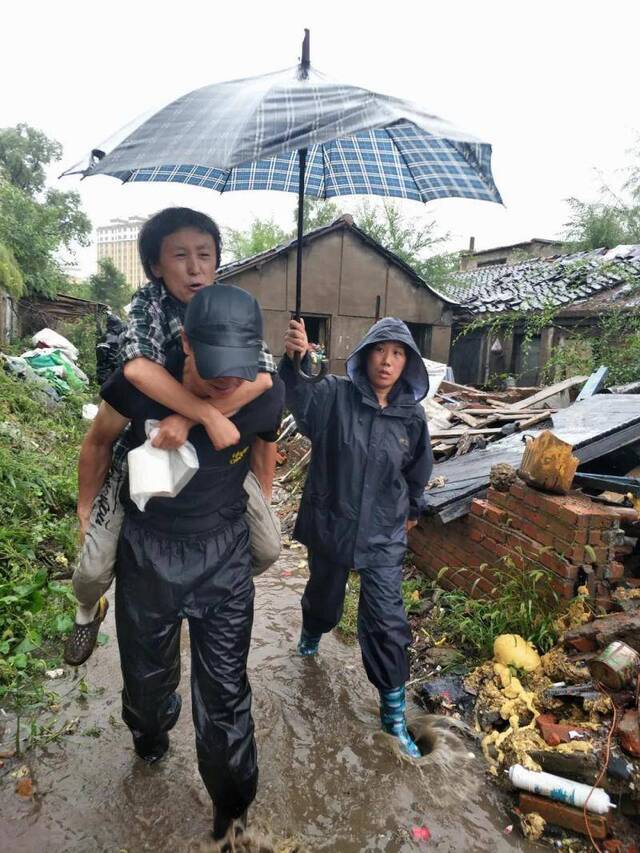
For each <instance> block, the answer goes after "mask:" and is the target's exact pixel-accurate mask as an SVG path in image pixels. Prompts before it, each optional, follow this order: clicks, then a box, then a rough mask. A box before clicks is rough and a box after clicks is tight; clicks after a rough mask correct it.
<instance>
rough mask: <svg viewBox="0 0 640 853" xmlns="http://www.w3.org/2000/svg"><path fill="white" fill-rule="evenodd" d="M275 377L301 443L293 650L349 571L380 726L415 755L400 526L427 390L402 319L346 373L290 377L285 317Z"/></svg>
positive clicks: (311, 641) (425, 439) (414, 494)
mask: <svg viewBox="0 0 640 853" xmlns="http://www.w3.org/2000/svg"><path fill="white" fill-rule="evenodd" d="M285 346H286V350H287V356H288V357H284V358H283V359H282V362H281V364H280V368H279V373H280V376H281V377H282V379H283V380H284V382H285V385H286V389H287V397H286V399H287V406H288V407H289V408H290V409H291V411H292V412H293V414H294V416H295V418H296V422H297V424H298V428H299V429H300V431H301V432H302V433H304V434H305V435H306V436H308V437H309V438H310V439H311V443H312V454H311V464H310V468H309V474H308V476H307V481H306V484H305V488H304V493H303V495H302V500H301V503H300V511H299V513H298V519H297V522H296V527H295V531H294V537H295V538H296V539H297V540H298V541H299V542H302V543H303V544H304V545H306V546H307V548H308V550H309V572H310V578H309V581H308V583H307V586H306V588H305V591H304V595H303V597H302V632H301V635H300V641H299V643H298V651H299V653H300V654H301V655H303V656H308V655H315V654H316V653H317V651H318V646H319V642H320V638H321V636H322V634H324V633H326V632H328V631H331V630H332V629H333V628H334V627H335V626H336V625H337V624H338V622H339V621H340V617H341V615H342V609H343V604H344V596H345V588H346V582H347V578H348V573H349V571H350V569H352V568H355V569H356V571H358V572H359V574H360V602H359V607H358V637H359V640H360V646H361V649H362V659H363V663H364V666H365V669H366V672H367V676H368V678H369V680H370V681H371V682H372V684H374V685H375V686H376V687H377V688H378V690H379V692H380V719H381V723H382V728H383V729H384V730H385V731H386V732H388V733H389V734H392V735H394V736H395V737H396V738H398V740H399V742H400V745H401V747H402V749H403V750H404V751H405V752H406V753H407V754H409V755H411V756H414V757H417V756H418V755H420V752H419V750H418V748H417V746H416V744H415V743H414V742H413V740H412V738H411V736H410V735H409V733H408V731H407V726H406V719H405V688H404V685H405V682H406V681H407V678H408V675H409V664H408V658H407V647H408V646H409V644H410V642H411V631H410V629H409V624H408V621H407V617H406V613H405V610H404V607H403V603H402V595H401V588H400V584H401V580H402V563H403V559H404V555H405V551H406V544H407V531H408V530H409V529H410V527H412V526H413V525H414V524H416V523H417V519H418V517H419V515H420V512H421V509H422V505H423V493H424V488H425V486H426V484H427V482H428V479H429V475H430V473H431V469H432V466H433V456H432V453H431V443H430V441H429V434H428V431H427V424H426V418H425V413H424V409H423V408H422V406H421V405H420V402H419V401H420V400H422V399H423V397H425V395H426V393H427V390H428V388H429V377H428V374H427V370H426V368H425V366H424V362H423V361H422V357H421V356H420V353H419V351H418V348H417V347H416V344H415V342H414V340H413V338H412V337H411V333H410V332H409V330H408V328H407V327H406V325H405V324H404V323H403V322H402V321H401V320H397V319H395V318H393V317H385V318H384V319H382V320H380V321H379V322H377V323H376V324H375V325H373V326H372V327H371V329H369V331H368V333H367V334H366V335H365V337H364V339H363V340H362V341H361V342H360V344H358V346H357V347H356V348H355V350H354V351H353V353H352V354H351V355H350V356H349V358H348V359H347V362H346V368H347V377H339V376H331V375H330V376H327V377H326V378H324V379H323V380H321V381H320V382H318V383H315V384H310V383H306V382H304V381H302V380H300V379H299V378H298V377H297V375H296V373H295V371H294V369H293V364H292V358H293V355H294V353H296V352H299V353H301V354H303V355H305V356H306V354H307V351H308V347H309V344H308V340H307V336H306V332H305V330H304V323H303V322H297V321H295V320H291V322H290V323H289V330H288V331H287V334H286V335H285Z"/></svg>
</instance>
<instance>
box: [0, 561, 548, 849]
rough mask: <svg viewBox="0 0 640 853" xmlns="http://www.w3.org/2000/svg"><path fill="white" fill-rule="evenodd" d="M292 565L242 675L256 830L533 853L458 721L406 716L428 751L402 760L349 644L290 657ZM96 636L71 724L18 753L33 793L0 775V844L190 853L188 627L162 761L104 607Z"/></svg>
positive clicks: (320, 844) (204, 821) (193, 776)
mask: <svg viewBox="0 0 640 853" xmlns="http://www.w3.org/2000/svg"><path fill="white" fill-rule="evenodd" d="M296 565H297V558H296V559H293V556H289V557H287V558H285V559H283V560H281V561H280V563H278V564H277V565H276V566H274V567H273V568H272V569H271V570H269V572H267V573H266V574H265V575H263V576H262V577H260V578H259V579H258V580H257V582H256V616H255V623H254V631H253V643H252V651H251V655H250V658H249V669H250V677H251V682H252V686H253V696H254V717H255V722H256V737H257V741H258V751H259V760H260V774H261V775H260V785H259V791H258V797H257V800H256V802H255V804H254V806H253V807H252V809H251V811H250V821H251V824H252V825H256V826H260V827H262V828H265V829H268V830H269V831H270V833H271V835H272V837H273V838H274V839H275V841H276V842H277V840H278V839H283V838H295V839H296V841H297V842H298V843H299V845H300V847H301V849H303V850H306V851H311V852H312V853H315V851H338V853H359V852H360V851H388V853H395V851H418V850H425V851H428V850H438V851H451V853H453V851H456V853H459V851H478V853H480V852H481V851H492V853H493V851H512V850H521V851H528V850H533V849H534V847H533V846H531V845H529V844H527V843H526V842H525V841H523V840H522V839H520V838H518V837H514V836H513V835H511V836H505V835H504V829H505V826H506V825H507V824H510V823H511V822H512V819H511V817H510V815H509V811H508V808H507V804H506V802H505V801H504V800H503V798H502V795H501V794H500V793H499V792H498V791H497V790H496V789H495V787H494V786H493V785H492V784H491V783H490V782H488V781H487V779H486V778H485V769H484V765H483V762H482V759H481V757H480V756H479V754H478V751H477V750H476V748H475V747H474V745H473V742H472V740H470V739H469V738H468V737H467V736H466V735H465V734H464V731H462V730H461V729H460V728H459V727H457V726H456V723H455V721H451V720H448V719H446V718H439V717H431V718H426V717H425V716H423V715H421V714H420V712H419V711H418V710H414V711H412V713H411V715H410V723H411V725H412V727H413V728H414V731H415V732H416V734H417V735H418V736H421V737H422V738H424V740H423V741H422V742H423V743H424V744H426V745H428V748H429V749H430V750H431V751H430V753H429V754H428V755H426V756H425V757H424V758H423V759H421V760H420V761H419V762H416V763H413V762H409V761H407V760H405V759H403V758H401V757H400V756H399V755H398V753H397V751H396V750H395V748H394V746H393V743H392V742H391V740H390V739H389V738H388V737H387V736H385V735H383V734H382V733H380V732H379V731H378V726H379V723H378V716H377V714H378V711H377V694H376V691H375V690H374V688H373V687H372V686H371V685H370V684H369V682H368V681H367V679H366V676H365V674H364V670H363V668H362V664H361V661H360V655H359V650H358V647H357V645H351V644H347V643H344V642H342V641H341V640H340V639H339V638H337V637H335V636H334V635H328V636H325V637H324V638H323V640H322V644H321V647H320V649H321V651H320V655H319V657H318V658H317V659H307V660H302V659H300V658H298V657H297V656H296V655H295V654H294V649H295V643H296V640H297V637H298V632H299V629H300V607H299V601H300V594H301V592H302V589H303V587H304V583H305V572H304V570H302V571H301V570H298V569H297V568H295V567H296ZM104 630H105V632H106V633H108V634H109V635H110V642H109V644H108V645H107V646H106V647H103V648H100V649H98V651H97V653H95V654H94V656H93V657H92V658H91V659H90V660H89V662H88V663H87V665H86V666H85V667H81V668H80V673H79V675H81V676H83V677H84V678H85V680H86V682H87V683H88V685H89V695H88V696H87V697H82V696H79V694H78V691H77V690H72V691H71V693H70V694H69V697H68V698H67V699H64V700H63V701H62V703H61V711H60V715H59V716H60V718H61V719H62V718H66V719H69V718H77V719H78V724H77V729H76V731H75V733H73V734H71V735H68V736H65V737H64V738H62V739H61V741H60V742H59V743H52V744H50V745H48V746H46V747H37V748H35V749H34V750H31V751H30V752H28V753H27V754H26V755H25V757H24V760H23V761H22V762H20V763H22V764H26V765H27V766H29V767H30V770H31V774H32V778H33V782H34V789H35V795H34V797H33V798H32V799H21V798H20V797H18V796H17V794H16V793H15V790H14V788H15V780H14V779H13V778H11V777H10V775H9V771H11V770H12V769H15V768H16V767H17V766H19V764H15V763H12V762H7V763H6V764H5V768H4V769H3V770H0V775H1V774H3V775H1V778H0V815H1V818H0V850H2V851H19V853H32V851H33V853H43V852H44V851H47V853H63V851H64V853H89V851H114V853H118V851H128V853H138V851H189V850H195V849H199V848H200V843H201V842H202V843H204V842H206V839H207V835H208V831H209V828H210V821H211V806H210V802H209V800H208V797H207V794H206V792H205V790H204V787H203V785H202V783H201V781H200V778H199V776H198V773H197V769H196V756H195V747H194V741H193V727H192V723H191V709H190V695H189V694H190V691H189V686H188V674H189V651H188V636H187V634H186V631H185V634H184V642H183V649H182V665H183V673H182V674H183V678H182V684H181V688H180V692H181V693H182V698H183V708H182V715H181V718H180V720H179V722H178V724H177V726H176V728H175V729H174V731H173V733H172V736H171V737H172V740H171V749H170V752H169V755H168V757H167V758H166V759H165V760H163V761H161V762H160V763H159V764H157V765H154V766H152V767H148V766H146V765H145V764H143V763H142V762H141V761H139V760H138V759H137V758H136V756H135V754H134V752H133V748H132V746H131V740H130V736H129V733H128V730H127V729H126V727H125V726H124V724H123V723H122V722H121V719H120V686H121V681H120V669H119V664H118V654H117V644H116V641H115V628H114V624H113V608H112V609H111V611H110V613H109V615H108V617H107V622H106V623H105V629H104ZM72 686H73V681H72V679H71V677H68V678H65V679H63V680H60V681H55V682H52V687H53V688H54V689H55V690H56V692H57V693H59V694H60V695H63V694H64V693H65V692H66V691H68V690H69V689H70V688H72ZM98 691H99V692H98ZM8 729H10V725H9V726H8ZM3 748H4V747H3ZM414 827H419V828H422V827H426V828H428V830H429V832H430V840H429V841H426V840H415V839H414V838H413V835H412V830H413V828H414ZM276 847H277V844H276ZM535 849H539V848H535Z"/></svg>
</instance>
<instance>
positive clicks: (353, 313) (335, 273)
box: [218, 216, 453, 373]
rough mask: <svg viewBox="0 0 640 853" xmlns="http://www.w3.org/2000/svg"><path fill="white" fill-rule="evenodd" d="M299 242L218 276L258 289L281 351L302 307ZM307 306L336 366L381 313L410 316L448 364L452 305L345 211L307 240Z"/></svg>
mask: <svg viewBox="0 0 640 853" xmlns="http://www.w3.org/2000/svg"><path fill="white" fill-rule="evenodd" d="M296 254H297V241H296V240H293V241H291V242H290V243H288V244H286V245H284V246H278V247H276V248H274V249H271V250H269V251H267V252H263V253H262V254H260V255H255V256H254V257H251V258H247V259H245V260H242V261H238V262H236V263H233V264H228V265H226V266H224V267H222V268H221V270H220V272H219V275H218V281H225V282H227V283H230V284H235V285H237V286H238V287H242V288H244V289H245V290H248V291H249V292H250V293H252V294H253V295H254V296H255V297H256V298H257V299H258V300H259V302H260V305H261V307H262V311H263V316H264V324H265V332H264V333H265V339H266V342H267V344H268V345H269V347H270V348H271V350H272V352H273V353H274V355H276V356H280V355H282V353H283V338H284V333H285V330H286V328H287V325H288V323H289V319H290V318H291V316H292V314H293V311H294V309H295V274H296ZM302 267H303V271H302V282H303V283H302V311H303V317H304V320H305V324H306V327H307V331H308V334H309V339H310V340H311V341H313V342H316V343H318V344H320V345H321V346H323V347H324V348H325V350H326V353H327V356H328V359H329V362H330V370H331V371H332V372H334V373H343V372H344V362H345V359H346V357H347V355H348V354H349V353H350V352H351V350H352V349H353V348H354V346H355V345H356V344H357V343H358V341H359V340H360V339H361V338H362V337H363V335H364V334H365V332H366V331H367V329H368V328H369V326H370V325H371V324H372V323H373V322H374V320H375V317H376V305H377V300H378V298H379V300H380V309H379V310H380V316H385V315H391V316H395V317H399V318H400V319H402V320H404V321H405V322H406V323H407V325H408V326H409V328H410V329H411V332H412V334H413V336H414V338H415V340H416V342H417V343H418V345H419V347H420V349H421V352H422V354H423V356H425V357H427V358H431V359H433V360H435V361H447V359H448V356H449V348H450V342H451V323H452V316H453V315H452V307H453V305H452V303H451V302H450V301H449V299H448V298H446V297H444V296H443V295H441V294H439V293H437V292H436V291H435V290H433V289H431V288H430V287H429V286H428V285H427V284H426V283H425V282H424V281H423V279H421V278H420V277H419V276H418V275H417V273H416V272H415V271H414V270H413V269H412V268H411V267H409V266H408V265H407V264H406V263H405V262H404V261H403V260H402V259H401V258H399V257H398V256H397V255H395V254H393V253H392V252H390V251H388V250H387V249H385V248H384V247H383V246H381V245H380V244H379V243H377V242H376V241H375V240H373V239H372V238H371V237H369V236H368V235H367V234H366V233H365V232H364V231H362V230H361V229H360V228H358V227H357V226H356V225H354V224H353V220H352V218H351V217H350V216H342V217H340V218H339V219H337V220H336V221H335V222H333V223H332V224H331V225H327V226H324V227H322V228H317V229H315V230H314V231H311V232H309V233H308V234H306V235H305V237H304V256H303V263H302Z"/></svg>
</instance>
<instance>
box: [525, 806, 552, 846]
mask: <svg viewBox="0 0 640 853" xmlns="http://www.w3.org/2000/svg"><path fill="white" fill-rule="evenodd" d="M546 825H547V822H546V820H545V819H544V818H543V817H542V815H539V814H538V813H537V812H530V813H529V814H524V815H520V827H521V829H522V833H523V835H524V837H525V838H527V839H528V840H529V841H540V839H541V838H542V836H543V835H544V830H545V828H546Z"/></svg>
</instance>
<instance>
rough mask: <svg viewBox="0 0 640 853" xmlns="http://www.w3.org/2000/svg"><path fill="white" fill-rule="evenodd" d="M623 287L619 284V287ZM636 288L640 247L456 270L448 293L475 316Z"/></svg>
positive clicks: (639, 282) (639, 281) (573, 301)
mask: <svg viewBox="0 0 640 853" xmlns="http://www.w3.org/2000/svg"><path fill="white" fill-rule="evenodd" d="M621 286H622V287H621ZM624 286H628V288H629V291H630V292H631V291H632V290H634V287H638V288H640V245H634V246H617V247H616V248H615V249H596V250H595V251H592V252H577V253H575V254H572V255H561V256H559V257H555V258H532V259H530V260H527V261H523V262H522V263H519V264H513V265H511V264H501V265H496V266H489V267H482V268H479V269H474V270H468V271H467V272H460V273H457V274H456V276H455V282H452V283H450V284H449V285H448V286H447V296H448V298H449V299H451V300H454V301H455V302H456V303H457V304H458V306H459V309H461V310H463V311H468V312H469V313H471V314H474V315H476V316H477V315H483V314H495V313H498V312H502V311H523V310H524V311H526V310H532V311H535V310H536V309H541V308H546V307H549V306H560V305H567V306H569V305H572V306H575V307H578V305H577V304H576V303H580V302H581V301H583V300H590V299H592V298H593V297H594V296H596V295H597V294H601V293H603V292H605V291H610V290H612V289H613V288H619V290H617V291H616V295H617V296H619V295H622V296H624V293H625V287H624Z"/></svg>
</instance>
